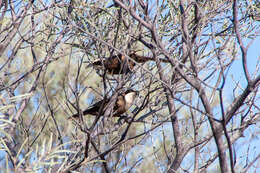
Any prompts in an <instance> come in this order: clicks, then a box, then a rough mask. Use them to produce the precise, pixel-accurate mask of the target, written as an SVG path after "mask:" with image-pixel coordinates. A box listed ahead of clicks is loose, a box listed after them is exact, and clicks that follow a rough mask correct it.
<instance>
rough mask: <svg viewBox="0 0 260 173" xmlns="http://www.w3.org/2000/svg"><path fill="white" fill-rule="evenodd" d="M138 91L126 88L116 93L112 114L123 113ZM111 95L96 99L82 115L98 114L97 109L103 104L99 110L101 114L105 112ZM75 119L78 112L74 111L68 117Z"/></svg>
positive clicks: (130, 104)
mask: <svg viewBox="0 0 260 173" xmlns="http://www.w3.org/2000/svg"><path fill="white" fill-rule="evenodd" d="M137 94H138V91H135V90H132V89H128V90H127V91H126V92H124V93H121V94H119V95H118V97H117V100H116V102H115V105H114V107H113V116H114V117H121V115H122V114H123V113H125V112H126V111H127V110H128V109H129V108H130V107H131V106H132V104H133V102H134V100H135V98H136V96H137ZM111 99H112V97H110V98H108V99H105V100H104V99H103V100H100V101H98V102H97V103H95V104H93V105H92V106H91V107H90V108H87V109H85V110H84V111H83V112H82V113H83V115H94V116H98V115H99V111H100V109H101V107H102V104H104V105H103V107H102V108H103V110H101V115H103V114H104V113H105V109H106V108H107V105H108V103H109V102H110V101H111ZM73 118H74V119H77V118H79V114H78V113H76V114H74V115H72V116H71V117H69V119H73Z"/></svg>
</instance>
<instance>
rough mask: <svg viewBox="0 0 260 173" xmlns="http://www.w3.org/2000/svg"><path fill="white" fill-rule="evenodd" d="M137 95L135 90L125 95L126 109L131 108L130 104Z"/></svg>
mask: <svg viewBox="0 0 260 173" xmlns="http://www.w3.org/2000/svg"><path fill="white" fill-rule="evenodd" d="M135 96H136V93H135V92H131V93H127V94H126V95H125V102H126V110H127V109H129V108H130V106H131V105H132V104H133V102H134V99H135Z"/></svg>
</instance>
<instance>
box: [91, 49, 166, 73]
mask: <svg viewBox="0 0 260 173" xmlns="http://www.w3.org/2000/svg"><path fill="white" fill-rule="evenodd" d="M128 56H129V57H130V58H131V59H133V60H134V61H136V62H137V63H145V62H147V61H154V58H151V57H147V56H141V55H137V54H136V53H130V54H129V55H128ZM134 61H131V60H129V59H128V58H127V57H126V56H125V55H123V54H118V55H113V56H111V57H109V58H105V59H98V60H96V61H94V62H93V63H92V64H91V65H93V66H94V67H102V66H104V68H105V70H107V72H108V73H109V74H127V73H129V72H131V71H132V70H133V68H134V66H135V64H136V63H135V62H134ZM160 61H162V62H169V61H168V60H166V59H160Z"/></svg>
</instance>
